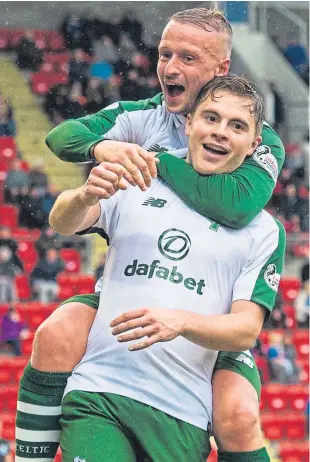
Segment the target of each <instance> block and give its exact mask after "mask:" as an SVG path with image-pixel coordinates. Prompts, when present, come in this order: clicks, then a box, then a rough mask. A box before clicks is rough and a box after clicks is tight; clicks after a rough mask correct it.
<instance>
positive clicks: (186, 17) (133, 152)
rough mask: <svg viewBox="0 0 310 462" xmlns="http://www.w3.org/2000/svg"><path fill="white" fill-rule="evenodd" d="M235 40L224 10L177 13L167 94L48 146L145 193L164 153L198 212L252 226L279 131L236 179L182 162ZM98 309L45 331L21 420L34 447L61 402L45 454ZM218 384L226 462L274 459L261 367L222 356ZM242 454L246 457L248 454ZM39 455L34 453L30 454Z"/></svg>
mask: <svg viewBox="0 0 310 462" xmlns="http://www.w3.org/2000/svg"><path fill="white" fill-rule="evenodd" d="M231 34H232V32H231V27H230V25H229V23H228V22H227V20H226V18H225V17H224V16H223V15H222V14H221V13H220V12H218V11H214V10H208V9H205V8H194V9H191V10H186V11H183V12H179V13H177V14H176V15H174V16H173V17H172V18H171V20H170V21H169V22H168V24H167V27H166V28H165V30H164V33H163V36H162V39H161V42H160V46H159V63H158V75H159V79H160V82H161V86H162V89H163V94H159V95H157V96H155V97H154V98H152V99H150V100H145V101H139V102H119V103H114V104H113V105H111V106H110V107H108V108H106V109H103V110H102V111H100V112H99V113H97V114H94V115H92V116H87V117H85V118H82V119H78V120H68V121H66V122H64V123H63V124H61V125H60V126H58V127H56V128H55V129H53V130H52V131H51V132H50V133H49V134H48V136H47V140H46V142H47V144H48V146H49V147H50V148H51V150H52V151H53V152H55V153H56V155H58V156H59V157H60V158H61V159H63V160H67V161H75V162H85V161H90V160H91V159H93V160H94V159H96V161H97V162H99V163H100V162H103V161H106V162H112V163H113V162H118V163H120V164H122V165H123V167H124V168H125V172H124V177H125V178H126V179H127V180H128V181H129V182H130V183H131V184H138V186H139V187H140V188H141V189H143V190H145V189H146V188H147V187H148V186H150V184H151V178H152V177H156V175H157V172H156V157H154V153H151V152H148V151H155V152H157V153H159V154H158V155H157V156H158V157H159V158H160V163H159V164H158V165H157V167H158V172H159V174H160V176H161V178H162V179H164V180H165V181H167V183H168V184H170V186H171V187H172V188H173V190H175V191H176V193H177V194H178V195H179V196H180V197H181V198H182V199H183V200H184V201H185V202H186V203H187V204H188V205H190V207H192V208H193V209H194V210H197V211H198V212H199V213H201V214H202V215H203V216H205V217H208V218H209V219H211V220H213V221H214V222H216V223H220V224H222V225H225V226H230V227H233V228H241V227H243V226H245V225H247V224H248V223H249V222H250V221H251V220H252V219H253V218H254V217H255V216H256V215H257V214H258V213H259V212H260V211H261V209H262V208H263V207H264V206H265V205H266V203H267V202H268V200H269V199H270V197H271V194H272V190H273V188H274V185H275V181H276V178H277V174H278V171H279V170H280V169H281V168H282V165H283V161H284V149H283V145H282V143H281V141H280V139H279V137H278V136H277V135H276V133H275V132H274V131H273V130H272V129H271V127H269V126H268V125H267V124H264V126H263V131H262V138H263V140H262V143H263V146H260V147H259V148H258V150H257V152H255V153H254V155H253V156H252V157H247V158H246V159H245V161H244V162H243V163H242V165H241V166H240V167H238V169H236V170H234V171H233V172H232V173H229V174H221V175H217V174H214V175H208V176H201V175H199V174H198V173H197V172H196V171H195V170H194V169H193V168H192V166H191V165H189V164H187V163H186V162H184V160H183V159H180V158H178V157H184V155H186V152H187V143H188V141H187V136H186V134H185V121H186V118H185V115H186V114H187V113H188V112H189V110H190V108H191V107H192V105H193V103H194V101H195V99H196V97H197V94H198V92H199V90H200V88H201V87H202V86H203V85H204V84H205V83H206V82H207V81H209V80H211V79H212V78H213V77H214V76H222V75H226V74H227V72H228V68H229V63H230V52H231V43H232V38H231ZM165 151H169V152H172V153H173V154H175V155H170V154H167V153H166V152H165ZM147 199H148V202H147V204H146V205H145V207H149V208H152V207H154V206H155V205H154V204H155V202H154V203H153V204H152V203H151V201H152V200H153V199H154V200H155V199H157V198H156V197H154V198H153V199H152V196H150V197H148V198H147ZM156 204H158V203H157V202H156ZM101 232H102V230H101ZM98 287H99V289H98V290H100V285H99V286H98ZM98 303H99V300H98V296H96V294H93V295H84V296H83V295H81V296H77V297H75V298H73V299H72V298H71V299H69V300H67V301H66V303H65V304H63V306H61V307H60V308H59V309H58V310H57V311H56V312H55V313H53V315H52V316H51V317H50V318H49V319H48V320H47V321H46V322H45V323H43V324H42V325H41V326H40V328H39V330H38V331H37V333H36V336H35V340H34V347H33V353H32V357H31V364H30V365H28V366H27V368H26V370H25V373H24V376H23V379H22V381H21V390H20V395H19V403H21V404H19V406H20V407H23V404H22V403H23V402H24V401H26V402H27V403H29V400H31V403H32V404H33V405H34V406H33V409H32V408H31V406H28V408H27V409H28V415H27V416H25V415H23V414H22V413H21V412H20V413H19V414H18V417H17V430H18V432H17V435H20V436H17V438H18V441H19V442H20V443H21V444H24V445H25V446H27V447H28V446H29V447H31V444H29V443H28V440H27V438H28V436H29V437H31V438H32V441H35V438H36V437H38V436H39V433H38V431H37V430H41V429H42V417H41V416H40V415H38V414H37V413H36V411H37V410H39V408H38V407H36V406H39V405H40V406H43V407H44V408H45V407H47V406H51V405H52V404H51V403H53V407H54V410H53V412H54V419H52V418H51V417H50V416H49V419H48V422H47V421H46V426H44V428H45V429H46V431H45V433H44V434H43V431H42V434H41V436H40V438H41V441H44V442H46V448H47V449H46V456H45V457H50V458H51V457H53V454H54V452H53V451H55V448H56V447H57V441H58V435H59V434H58V433H57V432H56V431H57V430H58V429H59V426H58V419H59V414H57V409H58V410H59V406H60V402H61V397H62V394H63V390H64V387H65V384H66V381H67V378H68V377H69V376H70V374H71V371H72V369H73V368H74V367H75V365H76V364H77V363H78V362H79V360H80V359H81V357H82V355H83V354H84V351H85V347H86V339H87V335H88V333H89V329H90V327H91V325H92V322H93V320H94V317H95V313H96V311H95V310H96V309H97V308H98ZM253 364H254V363H253ZM38 384H39V385H38ZM56 384H57V385H56ZM213 384H214V392H213V399H214V412H213V424H214V432H215V435H216V438H217V441H218V445H219V448H220V449H221V451H223V452H224V453H225V457H226V459H225V460H238V461H239V462H240V461H242V460H246V461H247V462H250V461H251V460H255V462H258V461H260V460H268V459H265V458H264V457H263V458H259V457H260V456H257V454H256V453H257V451H259V450H260V448H262V446H263V439H262V434H261V429H260V422H259V408H258V395H259V391H260V383H259V379H258V373H257V369H256V367H255V366H254V367H250V366H248V365H247V364H245V363H244V362H242V360H241V359H240V354H233V353H223V352H221V353H220V355H219V359H218V361H217V364H216V368H215V373H214V376H213ZM245 396H246V397H247V399H244V397H245ZM51 412H52V411H51ZM29 414H30V415H31V421H32V428H31V430H29V433H28V434H26V433H25V432H22V431H20V430H24V429H25V428H27V429H28V427H26V417H28V416H29ZM27 422H28V420H27ZM47 430H48V431H47ZM32 431H33V434H32V433H31V432H32ZM24 438H25V439H24ZM33 444H35V443H33ZM33 444H32V445H33ZM241 451H242V452H245V453H246V454H243V455H242V456H240V454H241ZM31 454H32V453H31V448H30V449H29V455H27V457H32V456H31ZM17 455H18V456H22V454H21V453H19V452H17ZM252 456H253V457H255V459H253V458H252V459H251V457H252ZM223 457H224V456H223ZM233 458H234V459H233ZM223 460H224V458H223Z"/></svg>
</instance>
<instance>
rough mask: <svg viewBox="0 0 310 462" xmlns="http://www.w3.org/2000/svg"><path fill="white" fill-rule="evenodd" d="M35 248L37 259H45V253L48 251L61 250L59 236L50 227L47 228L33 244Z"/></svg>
mask: <svg viewBox="0 0 310 462" xmlns="http://www.w3.org/2000/svg"><path fill="white" fill-rule="evenodd" d="M35 248H36V250H37V252H38V255H39V259H40V260H42V259H44V258H45V255H46V252H47V251H48V250H49V249H52V248H54V249H56V250H59V249H60V248H61V242H60V239H59V234H58V233H56V231H54V230H53V228H51V227H50V226H47V227H46V228H44V229H43V230H42V233H41V236H40V237H39V239H38V240H37V241H36V243H35Z"/></svg>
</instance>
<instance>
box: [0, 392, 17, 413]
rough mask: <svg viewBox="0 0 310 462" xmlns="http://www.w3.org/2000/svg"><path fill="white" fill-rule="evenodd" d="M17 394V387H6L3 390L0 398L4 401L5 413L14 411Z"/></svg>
mask: <svg viewBox="0 0 310 462" xmlns="http://www.w3.org/2000/svg"><path fill="white" fill-rule="evenodd" d="M17 394H18V387H17V386H8V387H5V388H4V393H3V396H2V397H1V398H2V399H3V401H4V409H6V410H7V411H13V412H14V411H16V403H17Z"/></svg>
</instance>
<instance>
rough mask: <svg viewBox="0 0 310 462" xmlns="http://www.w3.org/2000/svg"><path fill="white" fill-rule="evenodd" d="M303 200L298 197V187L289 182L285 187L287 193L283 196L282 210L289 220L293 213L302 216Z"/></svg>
mask: <svg viewBox="0 0 310 462" xmlns="http://www.w3.org/2000/svg"><path fill="white" fill-rule="evenodd" d="M302 202H303V200H302V199H300V198H299V197H298V194H297V188H296V186H295V185H294V184H293V183H288V184H287V185H286V187H285V195H283V196H282V197H281V200H280V206H281V210H282V212H283V214H284V216H285V218H286V219H287V220H290V219H291V217H292V216H293V215H298V216H300V211H301V205H302Z"/></svg>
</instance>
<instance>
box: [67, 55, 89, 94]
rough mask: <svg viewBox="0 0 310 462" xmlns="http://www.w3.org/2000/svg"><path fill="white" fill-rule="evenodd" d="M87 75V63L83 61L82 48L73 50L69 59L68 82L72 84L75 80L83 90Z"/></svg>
mask: <svg viewBox="0 0 310 462" xmlns="http://www.w3.org/2000/svg"><path fill="white" fill-rule="evenodd" d="M88 75H89V63H88V62H87V61H85V58H84V53H83V51H82V50H80V49H78V50H75V51H74V52H73V54H72V58H71V60H70V61H69V74H68V76H69V83H70V84H71V85H72V84H74V83H76V82H78V83H80V84H81V85H82V88H83V92H84V91H85V88H86V84H87V79H88Z"/></svg>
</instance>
